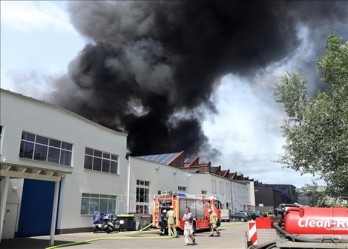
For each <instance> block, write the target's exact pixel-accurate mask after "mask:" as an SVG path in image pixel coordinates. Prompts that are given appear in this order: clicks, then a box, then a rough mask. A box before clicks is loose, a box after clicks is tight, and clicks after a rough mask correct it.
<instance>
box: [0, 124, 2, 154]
mask: <svg viewBox="0 0 348 249" xmlns="http://www.w3.org/2000/svg"><path fill="white" fill-rule="evenodd" d="M1 138H2V126H1V125H0V151H1Z"/></svg>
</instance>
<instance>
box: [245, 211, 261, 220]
mask: <svg viewBox="0 0 348 249" xmlns="http://www.w3.org/2000/svg"><path fill="white" fill-rule="evenodd" d="M248 213H249V215H250V218H251V219H252V220H255V219H256V218H257V217H264V215H263V214H262V213H261V212H260V211H249V212H248Z"/></svg>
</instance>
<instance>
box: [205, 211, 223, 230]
mask: <svg viewBox="0 0 348 249" xmlns="http://www.w3.org/2000/svg"><path fill="white" fill-rule="evenodd" d="M208 212H209V214H210V231H211V234H210V236H209V237H213V236H214V231H215V232H216V234H217V236H220V232H219V229H218V226H217V222H218V217H217V215H216V213H215V212H213V211H212V210H211V209H209V210H208Z"/></svg>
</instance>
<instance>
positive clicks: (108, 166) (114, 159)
mask: <svg viewBox="0 0 348 249" xmlns="http://www.w3.org/2000/svg"><path fill="white" fill-rule="evenodd" d="M84 167H85V169H91V170H95V171H101V172H107V173H114V174H118V156H117V155H113V154H111V153H107V152H102V151H99V150H94V149H91V148H87V147H86V149H85V165H84Z"/></svg>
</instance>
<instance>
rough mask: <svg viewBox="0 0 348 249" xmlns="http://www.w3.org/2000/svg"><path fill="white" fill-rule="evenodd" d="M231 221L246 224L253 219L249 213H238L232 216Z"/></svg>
mask: <svg viewBox="0 0 348 249" xmlns="http://www.w3.org/2000/svg"><path fill="white" fill-rule="evenodd" d="M231 219H232V220H238V221H242V222H244V221H249V220H251V217H250V215H249V214H248V213H247V212H236V213H234V214H232V215H231Z"/></svg>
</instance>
